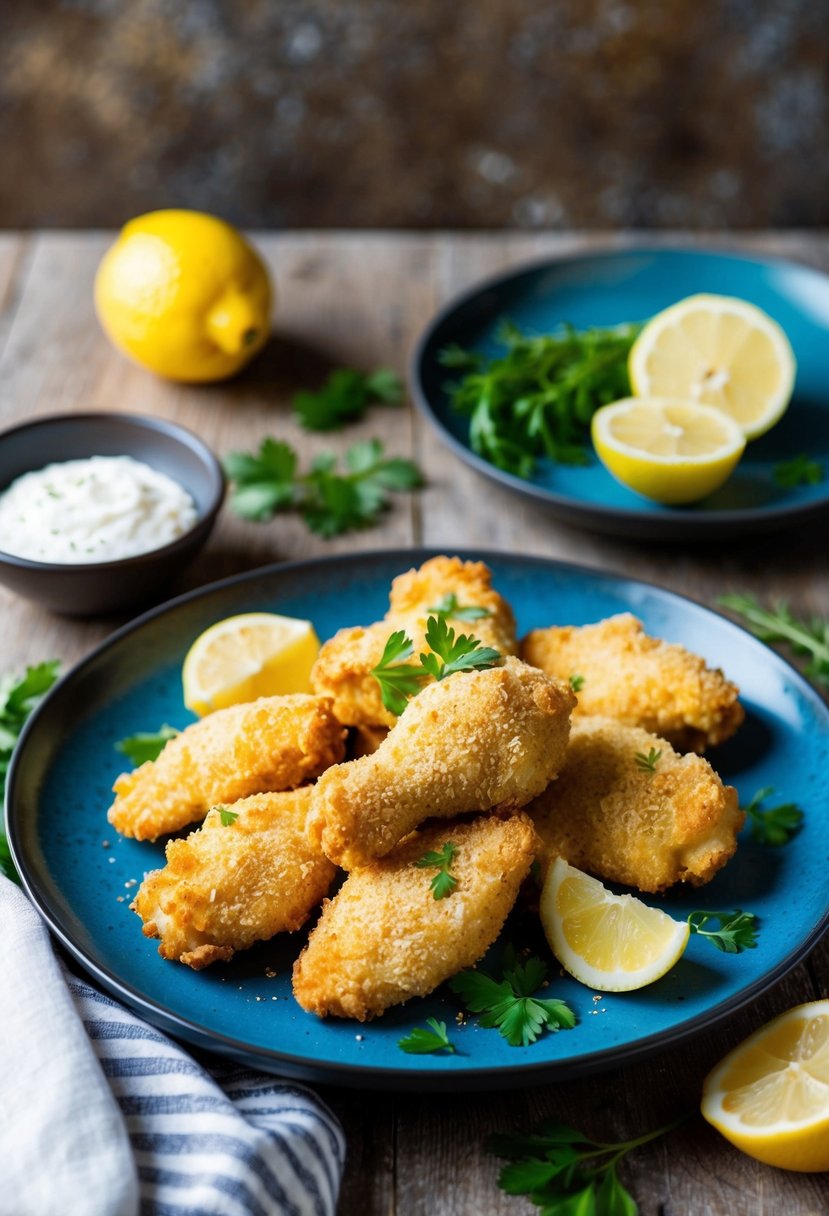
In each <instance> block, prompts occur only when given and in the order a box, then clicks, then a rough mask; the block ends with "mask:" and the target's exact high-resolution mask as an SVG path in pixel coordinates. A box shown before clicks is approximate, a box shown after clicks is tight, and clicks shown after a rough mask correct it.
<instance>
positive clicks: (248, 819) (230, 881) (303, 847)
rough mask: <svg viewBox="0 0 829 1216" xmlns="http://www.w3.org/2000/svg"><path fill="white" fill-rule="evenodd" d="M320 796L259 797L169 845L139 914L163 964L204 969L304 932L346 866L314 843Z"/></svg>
mask: <svg viewBox="0 0 829 1216" xmlns="http://www.w3.org/2000/svg"><path fill="white" fill-rule="evenodd" d="M310 805H311V789H310V787H305V788H304V789H301V790H293V791H284V792H282V793H277V794H254V796H253V797H252V798H243V799H242V800H241V801H240V802H234V803H233V804H232V805H231V806H229V807H226V808H224V809H225V810H226V811H231V812H232V813H233V814H235V815H236V819H235V820H234V821H233V822H232V823H222V814H221V811H222V808H220V807H216V808H214V809H213V810H212V811H211V812H210V813H209V815H208V816H207V818H206V819H205V821H204V824H203V825H202V827H200V828H199V829H198V830H197V831H195V832H191V833H190V835H189V836H188V837H187V839H186V840H171V841H170V842H169V844H168V845H167V864H166V866H165V867H164V869H163V870H153V871H152V873H150V874H148V875H147V876H146V878H145V879H144V881H143V883H142V884H141V886H140V888H139V890H138V894H137V895H136V897H135V900H134V902H133V904H132V909H133V911H134V912H137V913H138V915H139V916H140V917H141V919H142V920H143V921H144V934H145V935H146V936H147V937H160V938H161V945H160V946H159V947H158V953H159V954H160V955H161V956H162V958H169V959H178V960H179V962H182V963H186V964H187V965H188V966H189V967H193V968H194V969H195V970H196V971H199V970H201V968H202V967H206V966H207V965H208V964H209V963H214V962H216V961H217V960H222V961H225V960H227V959H229V958H231V957H232V956H233V954H234V952H235V951H236V950H245V949H247V947H248V946H252V945H253V944H254V942H259V941H267V940H268V939H269V938H271V937H273V936H274V935H275V934H277V933H285V932H291V931H292V930H294V929H299V927H300V926H301V925H303V924H304V923H305V921H306V920H307V919H308V916H309V914H310V913H311V911H312V909H313V908H315V907H316V906H317V905H318V904H319V903H320V901H321V900H322V898H323V896H324V895H325V894H326V892H327V891H328V889H329V887H330V886H331V883H332V882H333V881H334V875H335V874H336V868H335V867H334V866H333V865H332V864H331V862H330V861H328V860H327V859H326V858H325V857H323V855H322V853H321V852H320V851H319V849H315V848H314V847H313V846H312V845H311V844H310V843H309V841H308V837H307V835H306V832H305V821H306V819H307V817H308V810H309V807H310Z"/></svg>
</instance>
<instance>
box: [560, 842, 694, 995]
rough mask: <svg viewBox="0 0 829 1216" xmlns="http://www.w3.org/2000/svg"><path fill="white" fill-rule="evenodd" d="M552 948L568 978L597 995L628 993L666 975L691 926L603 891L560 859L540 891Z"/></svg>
mask: <svg viewBox="0 0 829 1216" xmlns="http://www.w3.org/2000/svg"><path fill="white" fill-rule="evenodd" d="M540 907H541V923H542V925H543V926H544V933H545V934H546V937H547V941H548V942H549V943H550V948H551V949H552V951H553V954H554V955H555V956H556V958H557V959H558V961H559V962H560V963H561V965H562V967H564V969H565V970H566V971H569V972H570V974H571V975H572V976H574V977H575V978H576V979H577V980H580V981H581V983H582V984H587V985H589V987H591V988H596V989H598V990H599V991H600V992H628V991H631V990H632V989H634V988H643V987H644V986H645V984H652V983H653V982H654V980H658V979H659V978H660V977H661V976H663V975H664V974H665V972H666V971H670V969H671V967H673V966H674V964H675V963H676V962H677V961H678V960H679V959H680V958H681V956H682V953H683V951H684V950H685V947H686V945H687V943H688V937H689V935H690V932H691V930H690V927H689V926H688V924H687V923H686V922H684V921H683V922H679V921H675V920H673V919H672V918H671V917H670V916H668V915H667V913H665V912H660V910H659V909H658V908H649V907H648V905H647V904H643V903H642V901H641V900H640V899H636V898H635V897H634V896H633V895H612V894H611V892H610V891H608V890H607V888H606V887H604V886H602V884H601V883H600V882H599V881H598V879H595V878H591V877H590V875H589V874H584V873H583V872H582V871H581V870H577V869H575V867H574V866H571V865H568V864H567V862H566V861H564V860H563V859H562V858H561V857H558V858H557V859H556V860H555V861H554V862H553V864H552V866H551V867H550V870H549V872H548V874H547V879H546V881H545V883H544V888H543V890H542V892H541V905H540Z"/></svg>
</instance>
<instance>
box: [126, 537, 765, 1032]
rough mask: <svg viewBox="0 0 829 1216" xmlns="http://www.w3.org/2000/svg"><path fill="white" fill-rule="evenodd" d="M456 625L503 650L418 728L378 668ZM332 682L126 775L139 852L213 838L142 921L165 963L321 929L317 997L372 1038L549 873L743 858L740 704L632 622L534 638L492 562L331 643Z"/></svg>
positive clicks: (462, 675)
mask: <svg viewBox="0 0 829 1216" xmlns="http://www.w3.org/2000/svg"><path fill="white" fill-rule="evenodd" d="M454 614H457V615H456V616H455V615H454ZM435 616H438V617H440V618H441V619H443V620H445V622H446V623H447V624H448V625H449V626H451V627H452V628H453V629H456V631H457V633H458V634H461V633H464V634H466V635H467V637H468V636H469V635H470V634H473V635H474V638H475V639H478V641H479V642H480V644H481V646H484V647H492V648H493V649H494V650H496V651H497V652H498V656H497V657H494V658H493V657H491V656H490V657H489V658H488V659H487V661H486V662H484V661H483V659H482V660H481V662H480V664H479V665H477V666H476V665H475V664H474V662H470V664H469V666H468V667H466V666H464V663H465V662H466V660H464V661H462V662H461V663H460V664H457V663H456V664H455V666H452V668H451V671H449V672H446V671H444V670H443V669H442V668H439V667H438V666H436V665H433V666H432V667H431V668H430V669H429V670H428V672H427V670H426V668H424V669H423V671H422V674H421V676H420V677H419V679H418V680H416V681H415V686H416V690H415V691H414V692H413V695H411V696H410V699H409V700H408V703H407V704H406V705H405V708H404V709H403V710H402V713H399V715H398V713H396V712H393V711H392V710H391V709H389V708H388V707H387V705H386V704H384V695H383V688H382V687H381V683H380V682H379V681H378V679H377V678H375V676H374V675H373V674H372V670H373V668H375V667H376V666H377V665H378V663H379V662H380V661H381V658H382V656H383V653H384V649H385V647H386V642H387V641H388V639H389V636H390V635H391V634H392V633H394V632H396V631H398V630H403V631H404V632H405V633H406V635H407V637H408V638H409V639H411V641H412V643H413V647H414V655H415V656H416V655H418V654H419V653H420V652H422V651H423V650H424V649H428V644H427V641H426V632H427V622H428V620H429V618H430V617H435ZM435 645H437V643H435ZM518 656H520V657H518ZM473 658H474V656H473ZM436 675H437V677H438V678H435V676H436ZM312 686H313V694H312V695H292V696H282V697H264V698H261V699H260V700H258V701H255V702H252V703H250V704H246V705H238V706H234V707H232V708H230V709H224V710H218V711H216V712H215V713H213V714H210V715H209V716H208V717H206V718H204V719H202V720H201V721H200V722H197V723H195V724H194V725H192V726H190V727H188V728H187V729H186V730H184V731H183V732H182V733H181V734H180V735H178V736H177V737H176V738H174V739H172V740H171V741H170V742H169V743H167V745H166V747H165V748H164V750H163V751H162V752H161V753H160V755H159V756H158V758H157V759H156V760H155V761H149V762H147V763H146V764H143V765H142V766H141V767H140V768H138V769H136V770H135V771H134V772H133V773H130V774H125V775H122V776H121V777H119V778H118V780H117V781H116V783H115V787H114V788H115V794H116V797H115V801H114V803H113V805H112V807H111V808H110V811H109V819H110V822H111V823H112V824H113V825H114V826H115V827H116V828H117V829H118V830H119V831H120V832H122V833H124V834H125V835H129V836H133V837H135V838H136V839H138V840H155V839H156V838H157V837H158V836H160V835H162V834H166V833H171V832H176V831H179V830H180V829H182V828H184V827H186V826H187V825H188V824H192V823H196V822H199V823H200V824H201V826H200V827H198V828H197V829H196V830H195V831H193V832H191V833H190V835H188V836H187V837H185V838H179V839H173V840H170V841H169V842H168V844H167V848H166V865H165V866H164V867H163V868H162V869H160V870H155V871H153V872H151V873H149V874H147V876H146V877H145V879H144V881H143V883H142V884H141V887H140V889H139V891H138V895H137V896H136V899H135V901H134V903H133V904H132V907H133V909H134V911H136V912H137V913H138V915H139V916H140V917H141V919H142V921H143V927H144V933H145V934H146V935H147V936H148V937H155V938H157V939H159V940H160V945H159V953H160V954H161V955H162V956H163V957H164V958H165V959H171V960H178V961H179V962H182V963H185V964H187V965H188V966H190V967H193V968H196V969H200V968H202V967H205V966H207V965H209V964H210V963H213V962H216V961H227V960H229V959H230V958H231V957H232V956H233V954H234V953H235V952H236V951H238V950H244V949H246V948H248V947H250V946H251V945H253V944H254V943H255V942H258V941H267V940H269V939H270V938H272V937H273V936H275V935H276V934H278V933H284V932H293V931H296V930H297V929H299V928H300V927H301V926H302V925H304V924H305V923H306V922H307V921H309V920H310V919H311V918H312V917H314V916H317V917H318V919H317V922H316V925H315V926H314V928H312V930H311V932H310V935H309V937H308V942H307V945H306V946H305V948H304V949H303V950H302V953H301V954H300V956H299V958H298V959H297V962H296V964H295V967H294V977H293V980H294V995H295V997H296V999H297V1001H298V1002H299V1004H300V1005H301V1006H302V1007H303V1008H304V1009H306V1010H308V1011H310V1012H313V1013H316V1014H318V1015H319V1016H320V1017H326V1016H334V1017H344V1018H356V1019H357V1020H359V1021H365V1020H367V1019H370V1018H373V1017H378V1016H380V1015H381V1014H382V1013H383V1012H384V1011H385V1010H386V1009H388V1008H389V1007H390V1006H392V1005H397V1004H400V1003H402V1002H404V1001H407V1000H409V999H410V998H411V997H413V996H425V995H426V994H428V993H429V992H432V991H433V990H434V989H435V988H436V987H437V986H438V985H440V984H441V983H443V982H444V981H445V980H447V979H449V978H450V977H451V976H452V975H454V974H455V973H456V972H458V971H460V970H462V969H463V968H465V967H469V966H472V965H474V964H475V963H476V962H477V961H478V960H479V959H480V958H481V957H482V956H483V955H484V954H485V953H486V951H487V950H488V948H489V947H490V946H491V945H492V943H493V942H494V941H495V939H496V938H497V937H498V935H499V933H500V932H501V929H502V927H503V925H504V922H505V920H506V918H507V916H508V915H509V913H510V911H511V910H512V907H513V905H514V904H515V902H516V899H517V898H518V895H519V891H520V889H521V886H522V884H523V882H524V880H525V879H526V878H527V875H528V873H529V871H530V868H531V866H532V864H533V862H534V861H537V862H538V864H539V866H540V869H541V872H542V877H543V874H544V873H546V870H547V868H548V867H549V866H550V865H551V864H552V862H553V861H554V860H555V859H556V858H557V857H563V858H564V859H565V860H566V861H568V862H570V863H571V864H572V865H575V866H577V867H579V868H580V869H583V870H587V871H589V872H590V873H592V874H594V875H595V876H596V877H598V878H600V879H606V880H610V881H614V882H619V883H624V884H627V885H629V886H630V887H632V888H634V889H636V890H638V891H643V892H651V893H655V892H660V891H664V890H666V889H667V888H669V887H671V886H672V885H674V884H675V883H680V882H682V883H691V884H695V885H698V884H701V883H706V882H708V881H709V880H710V879H711V878H712V877H713V876H714V874H715V873H716V872H717V871H718V870H719V869H720V868H721V867H722V866H723V865H725V863H726V862H727V861H728V860H729V858H730V857H732V856H733V854H734V852H735V850H736V847H737V832H738V831H739V829H740V827H741V826H742V822H743V819H744V815H743V812H742V811H741V810H740V809H739V806H738V801H737V793H736V791H735V790H734V789H732V788H731V787H730V786H727V785H724V784H723V782H722V781H721V780H720V778H719V776H718V775H717V773H716V772H715V771H714V769H713V768H712V767H711V765H710V764H709V762H708V761H707V760H706V759H704V758H703V757H702V755H700V754H698V753H700V752H702V751H703V750H704V749H705V748H706V747H708V746H712V745H714V744H717V743H721V742H722V741H723V740H725V739H727V738H729V737H730V736H731V735H732V734H733V733H734V731H736V730H737V728H738V727H739V725H740V723H741V722H742V720H743V710H742V707H741V706H740V704H739V702H738V700H737V693H738V690H737V688H736V687H735V686H734V684H732V683H731V682H730V681H728V680H727V679H726V678H725V676H724V675H723V674H722V672H720V671H715V670H712V669H711V668H709V667H707V666H706V664H705V662H704V661H703V660H702V659H701V658H699V657H698V656H696V655H693V654H690V653H689V652H688V651H686V650H684V649H683V648H682V647H681V646H678V645H676V644H672V643H667V642H663V641H661V640H660V639H657V638H651V637H649V636H648V635H647V634H646V633H645V632H644V628H643V626H642V624H641V622H639V621H638V620H636V619H635V618H634V617H632V616H630V615H627V614H625V615H622V616H617V617H611V618H610V619H609V620H607V621H600V622H597V623H595V624H590V625H585V626H581V627H574V626H566V625H551V626H550V627H549V628H547V629H537V630H534V631H533V632H532V633H530V634H528V635H527V637H526V638H524V640H523V641H522V642H521V643H519V641H518V638H517V636H516V627H515V618H514V616H513V613H512V609H511V608H510V606H509V604H508V603H507V602H506V601H505V600H504V599H503V598H502V597H501V596H500V595H499V594H498V592H497V591H496V590H495V589H494V588H493V587H492V577H491V573H490V571H489V570H488V569H487V567H486V566H485V565H484V564H483V563H482V562H464V561H461V560H460V559H459V558H450V557H437V558H433V559H431V560H430V561H427V562H426V563H424V565H423V566H421V567H420V568H419V569H417V570H410V571H408V572H407V573H405V574H401V575H400V576H399V577H397V578H396V579H395V580H394V582H393V584H392V587H391V594H390V604H389V611H388V613H387V614H386V616H385V617H384V619H383V620H382V621H379V622H375V623H373V624H369V625H367V626H358V627H352V628H346V629H341V630H340V631H339V632H338V633H337V634H335V635H334V637H333V638H331V639H330V640H329V641H327V642H326V643H325V644H324V645H323V647H322V649H321V650H320V654H319V657H318V659H317V662H316V665H315V667H314V670H313V672H312ZM574 689H576V690H577V691H574ZM396 708H397V709H400V708H401V705H400V704H399V703H398V704H397V705H396ZM571 718H572V723H571ZM346 756H348V757H349V758H346ZM439 871H442V872H443V880H442V885H439V884H436V882H435V881H434V879H435V875H436V874H438V873H439ZM338 884H339V885H338ZM320 908H321V911H320Z"/></svg>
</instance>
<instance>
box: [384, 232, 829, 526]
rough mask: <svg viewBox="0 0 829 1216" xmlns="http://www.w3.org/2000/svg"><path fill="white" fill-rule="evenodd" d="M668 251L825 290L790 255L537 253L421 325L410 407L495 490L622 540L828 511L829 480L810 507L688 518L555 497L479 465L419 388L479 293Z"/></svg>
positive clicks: (651, 249)
mask: <svg viewBox="0 0 829 1216" xmlns="http://www.w3.org/2000/svg"><path fill="white" fill-rule="evenodd" d="M666 254H667V255H669V256H675V255H677V254H678V255H681V256H683V257H688V258H690V259H692V260H693V258H695V257H697V256H702V257H716V258H721V259H722V260H724V261H732V262H745V263H747V264H749V265H752V266H759V267H775V266H777V267H781V268H785V269H787V270H796V271H798V272H801V273H804V274H806V275H811V276H814V277H816V278H818V279H820V280H822V281H823V282H824V284H825V285H826V288H827V291H829V274H827V273H825V272H824V271H821V270H819V269H818V268H817V267H815V266H811V265H809V264H808V263H806V262H797V261H793V260H792V259H791V258H787V257H783V256H781V255H777V254H769V255H759V256H758V255H756V254H753V253H742V252H739V251H737V252H735V251H731V250H726V251H722V250H719V249H715V248H710V247H708V246H704V247H699V246H695V247H694V248H687V247H684V246H681V245H664V246H660V245H643V246H630V247H627V248H622V249H620V248H618V247H616V246H608V247H607V248H601V249H592V250H590V251H578V250H573V251H569V252H567V253H562V254H551V255H546V256H544V255H542V256H540V257H537V258H531V259H527V260H522V261H520V262H518V263H516V264H515V265H513V266H510V267H507V268H506V269H504V270H501V271H496V272H494V273H492V274H490V275H487V276H485V277H484V278H482V279H479V280H477V281H476V282H475V283H473V284H472V285H471V286H470V287H466V288H464V289H463V290H461V291H459V292H457V293H456V294H455V295H453V296H452V297H451V298H450V299H449V300H448V301H447V302H446V303H445V304H443V305H441V307H440V308H439V309H438V310H437V312H435V313H434V314H433V316H432V317H431V318H430V320H429V321H428V322H427V323H426V325H425V326H424V328H423V329H422V330H421V332H420V333H419V335H418V337H417V338H416V340H415V343H414V346H413V347H412V351H411V354H410V356H409V360H408V365H407V380H408V385H409V392H410V394H411V397H412V401H413V402H414V405H415V408H416V409H417V410H418V412H419V414H420V415H421V417H422V418H424V419H425V420H426V421H427V422H428V423H429V424H430V425H431V426H432V427H433V429H434V430H435V431H436V432H437V434H438V437H439V438H440V440H441V442H443V443H444V444H445V445H446V446H447V447H448V448H449V449H450V450H451V451H453V452H454V453H455V455H456V456H458V457H459V458H460V459H461V460H463V461H464V463H465V464H467V465H469V466H470V468H472V469H474V470H475V472H477V473H479V474H481V475H482V476H484V477H488V478H489V479H490V480H493V481H496V482H498V484H499V485H502V486H504V487H505V488H506V489H508V490H510V491H512V492H513V493H516V494H521V495H524V496H525V497H528V498H531V499H534V500H535V501H536V502H539V503H541V504H543V505H544V506H546V507H547V508H548V509H549V510H550V511H551V512H553V513H555V514H557V515H564V514H565V513H566V515H567V517H568V518H569V519H570V520H571V521H572V522H579V523H582V524H584V525H586V526H589V527H596V526H599V525H607V524H608V523H611V524H615V525H617V527H618V526H619V525H629V529H630V530H629V531H624V533H623V534H624V535H636V533H637V532H638V533H639V534H641V535H651V536H660V535H662V536H665V537H668V536H672V535H673V536H676V535H682V536H684V537H685V538H687V539H691V538H693V537H694V536H697V537H700V536H705V537H707V536H708V535H709V533H711V532H713V531H714V530H715V529H717V528H724V527H729V528H731V529H734V530H735V531H736V530H739V532H741V533H748V532H751V531H760V530H762V529H763V528H768V527H769V526H773V527H776V528H781V529H782V528H785V527H789V526H791V525H792V524H794V523H795V522H798V521H803V522H808V521H811V520H813V519H815V518H817V517H819V516H821V515H824V514H826V513H828V512H829V483H827V490H826V494H825V497H824V498H821V499H817V500H815V501H812V502H806V503H790V504H789V505H788V506H786V505H785V504H784V505H783V506H776V507H756V508H751V509H749V508H745V507H743V508H737V509H732V510H718V511H706V512H705V513H704V514H702V515H688V514H687V513H686V512H685V511H679V510H677V509H676V508H673V507H663V508H662V510H661V511H660V512H659V513H658V514H656V515H651V514H647V513H645V512H644V511H641V510H640V511H637V510H634V509H633V508H630V507H608V506H603V505H602V504H601V503H595V502H591V501H589V500H586V499H579V498H573V497H572V496H570V495H567V494H560V493H557V492H556V491H555V490H550V489H547V488H546V487H544V486H539V485H536V484H535V483H534V482H532V481H525V480H524V479H523V478H522V477H518V476H517V475H516V474H514V473H509V472H507V470H506V469H499V468H497V466H495V465H493V464H491V463H490V462H489V461H488V460H484V458H483V457H482V456H479V455H478V454H477V452H474V451H473V450H472V449H471V448H470V447H467V445H466V444H465V443H463V442H461V440H459V439H457V438H456V437H455V435H453V434H452V432H451V431H450V430H449V429H448V428H447V427H446V426H445V425H444V423H443V422H442V421H441V419H440V417H439V415H438V413H437V411H436V409H435V408H434V406H433V405H432V403H431V401H430V400H429V397H428V395H427V393H426V391H425V388H424V386H423V375H422V369H423V365H424V362H425V355H426V352H427V349H428V347H429V346H430V344H431V343H432V342H433V339H434V336H435V334H436V333H437V331H438V330H439V329H440V328H441V327H442V326H443V325H444V324H445V323H446V322H447V321H448V320H449V319H450V318H451V317H452V315H453V314H454V313H457V312H460V311H462V310H463V309H464V308H465V307H466V306H467V305H469V304H471V303H472V302H473V301H474V300H475V299H476V297H477V296H480V295H484V294H485V293H486V292H489V291H495V290H497V289H499V288H502V287H504V286H505V285H506V284H508V283H510V282H511V281H513V280H515V279H520V278H522V277H524V276H531V275H533V274H536V273H539V272H541V271H544V270H552V269H554V268H555V267H556V266H561V265H566V264H569V263H574V262H598V261H601V260H604V259H607V258H611V259H612V260H614V261H616V260H621V259H623V258H628V257H634V256H637V255H638V256H641V257H650V258H658V257H662V256H664V255H666ZM732 534H733V533H732Z"/></svg>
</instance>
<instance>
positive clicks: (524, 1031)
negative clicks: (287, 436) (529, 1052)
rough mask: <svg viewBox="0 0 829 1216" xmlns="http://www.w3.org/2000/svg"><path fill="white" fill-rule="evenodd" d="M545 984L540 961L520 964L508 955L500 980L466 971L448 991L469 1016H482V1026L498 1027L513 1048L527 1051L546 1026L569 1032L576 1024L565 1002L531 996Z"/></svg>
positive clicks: (478, 972)
mask: <svg viewBox="0 0 829 1216" xmlns="http://www.w3.org/2000/svg"><path fill="white" fill-rule="evenodd" d="M546 982H547V966H546V964H545V963H543V962H542V961H541V959H540V958H537V957H536V956H535V955H533V956H532V957H530V958H528V959H527V961H526V962H524V963H520V962H518V961H517V960H516V959H515V955H514V952H510V953H509V954H508V955H507V958H506V959H505V963H504V968H503V973H502V978H501V979H500V980H495V979H493V978H492V976H490V975H487V974H486V972H484V971H478V970H468V971H461V972H459V974H458V975H456V976H454V978H453V979H451V980H450V981H449V987H450V988H451V989H452V991H453V992H455V993H457V995H458V996H459V997H460V998H461V1000H462V1001H463V1003H464V1004H465V1005H466V1007H467V1009H468V1010H469V1012H470V1013H477V1014H480V1015H481V1016H480V1017H479V1019H478V1021H479V1022H480V1024H481V1026H485V1027H488V1028H491V1027H497V1028H498V1030H499V1031H500V1033H501V1034H502V1035H503V1037H504V1038H505V1039H506V1040H507V1042H508V1043H509V1044H510V1046H512V1047H527V1046H529V1044H530V1043H534V1042H535V1041H536V1039H537V1038H538V1037H539V1035H540V1034H541V1033H542V1031H543V1029H544V1027H545V1026H546V1027H547V1028H548V1029H549V1030H558V1029H559V1028H563V1029H565V1030H571V1029H572V1028H573V1027H574V1026H575V1024H576V1015H575V1014H574V1013H573V1011H572V1009H571V1008H570V1007H569V1005H567V1004H565V1002H564V1001H560V1000H557V999H555V998H552V997H539V996H535V995H534V994H535V993H536V992H537V991H538V989H539V988H540V987H541V986H542V985H543V984H545V983H546Z"/></svg>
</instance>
